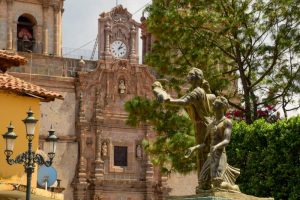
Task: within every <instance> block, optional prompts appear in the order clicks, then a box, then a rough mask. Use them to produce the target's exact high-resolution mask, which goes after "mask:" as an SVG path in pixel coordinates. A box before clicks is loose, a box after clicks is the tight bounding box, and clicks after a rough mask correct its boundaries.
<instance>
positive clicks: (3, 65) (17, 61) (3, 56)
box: [0, 50, 27, 72]
mask: <svg viewBox="0 0 300 200" xmlns="http://www.w3.org/2000/svg"><path fill="white" fill-rule="evenodd" d="M25 64H27V59H26V58H24V57H22V56H18V55H15V54H13V53H9V52H7V51H3V50H0V70H1V71H3V72H6V70H7V69H8V68H10V67H13V66H20V65H25Z"/></svg>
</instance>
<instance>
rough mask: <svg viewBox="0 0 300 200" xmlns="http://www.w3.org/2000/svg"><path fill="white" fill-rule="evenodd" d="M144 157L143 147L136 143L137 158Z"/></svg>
mask: <svg viewBox="0 0 300 200" xmlns="http://www.w3.org/2000/svg"><path fill="white" fill-rule="evenodd" d="M142 157H143V149H142V146H141V145H140V144H138V145H136V158H137V159H141V158H142Z"/></svg>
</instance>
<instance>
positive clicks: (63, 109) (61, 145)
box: [40, 91, 78, 200]
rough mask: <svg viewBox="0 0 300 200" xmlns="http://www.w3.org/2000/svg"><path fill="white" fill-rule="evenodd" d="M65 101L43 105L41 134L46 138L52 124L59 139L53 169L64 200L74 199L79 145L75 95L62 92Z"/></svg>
mask: <svg viewBox="0 0 300 200" xmlns="http://www.w3.org/2000/svg"><path fill="white" fill-rule="evenodd" d="M60 93H61V94H62V95H63V97H64V100H55V101H54V102H49V103H42V104H41V113H42V116H41V134H42V138H45V137H46V134H47V131H48V130H49V128H50V126H51V124H52V125H53V128H54V129H55V130H56V134H57V136H58V137H59V141H58V144H57V152H56V155H55V158H54V163H53V167H54V168H55V169H56V170H57V178H58V179H60V180H61V187H64V188H65V191H64V192H63V193H64V198H65V199H68V200H71V199H72V198H73V188H72V187H71V183H72V180H73V178H74V176H75V171H76V165H77V159H78V145H77V142H76V132H75V94H74V93H72V92H66V91H65V92H60ZM40 147H41V149H44V150H46V149H47V146H46V143H45V140H44V139H42V140H40Z"/></svg>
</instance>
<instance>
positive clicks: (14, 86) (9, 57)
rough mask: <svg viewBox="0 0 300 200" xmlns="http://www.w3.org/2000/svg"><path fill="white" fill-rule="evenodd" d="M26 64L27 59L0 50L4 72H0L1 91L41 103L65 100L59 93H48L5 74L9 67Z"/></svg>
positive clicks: (0, 59)
mask: <svg viewBox="0 0 300 200" xmlns="http://www.w3.org/2000/svg"><path fill="white" fill-rule="evenodd" d="M26 63H27V60H26V58H24V57H22V56H18V55H14V54H12V53H9V52H7V51H3V50H0V70H1V71H2V72H1V71H0V90H7V91H10V92H14V93H18V94H21V95H29V96H33V97H36V98H41V101H53V100H54V99H55V98H57V99H63V97H62V95H60V94H58V93H55V92H51V91H48V90H46V89H44V88H42V87H40V86H37V85H34V84H31V83H28V82H26V81H24V80H21V79H19V78H16V77H14V76H11V75H9V74H7V73H5V72H6V70H7V69H8V68H9V67H12V66H19V65H25V64H26Z"/></svg>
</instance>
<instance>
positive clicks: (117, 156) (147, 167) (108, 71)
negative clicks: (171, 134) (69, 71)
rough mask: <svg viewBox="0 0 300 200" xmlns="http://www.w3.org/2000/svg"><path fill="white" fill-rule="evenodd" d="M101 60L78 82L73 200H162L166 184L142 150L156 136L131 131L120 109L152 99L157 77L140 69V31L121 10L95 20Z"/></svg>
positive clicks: (144, 127) (83, 72)
mask: <svg viewBox="0 0 300 200" xmlns="http://www.w3.org/2000/svg"><path fill="white" fill-rule="evenodd" d="M98 22H99V30H98V42H99V44H98V49H99V61H98V63H97V67H96V68H95V69H92V70H86V68H85V67H84V62H82V67H81V69H80V70H79V72H78V74H77V75H78V76H77V77H76V84H75V88H76V89H75V90H76V99H77V102H78V105H77V106H78V107H77V111H78V114H77V120H76V131H77V133H76V134H77V139H78V143H79V155H78V164H77V171H76V175H75V177H74V181H73V188H74V200H83V199H86V200H94V199H107V200H119V199H132V200H153V199H157V200H160V199H162V196H163V195H164V192H165V191H166V190H165V189H164V188H165V187H164V185H165V184H164V183H165V179H164V178H163V177H162V176H161V175H160V172H159V170H158V169H157V168H156V167H154V166H153V165H152V163H151V160H150V158H149V156H148V155H147V153H146V152H144V150H143V148H142V141H143V140H144V139H149V140H150V139H151V138H154V137H155V132H154V130H153V129H152V128H151V127H150V126H148V125H142V126H139V127H130V126H128V125H127V124H126V120H127V117H128V113H127V112H126V111H125V109H124V104H125V103H126V102H127V101H129V100H131V99H132V98H134V97H135V96H140V97H144V98H153V94H152V89H151V85H152V83H153V82H154V81H155V77H154V76H153V74H152V73H151V71H150V70H149V68H148V67H147V66H146V65H142V64H139V63H138V61H139V58H138V56H137V53H138V39H139V36H138V29H139V27H140V24H139V23H137V22H136V21H134V20H133V19H132V14H130V13H129V12H128V11H127V9H125V8H123V7H122V6H121V5H118V6H116V7H115V8H113V9H112V10H111V11H110V12H106V13H102V14H101V15H100V17H99V19H98Z"/></svg>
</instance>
